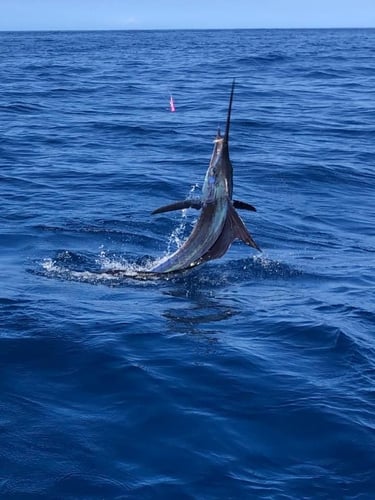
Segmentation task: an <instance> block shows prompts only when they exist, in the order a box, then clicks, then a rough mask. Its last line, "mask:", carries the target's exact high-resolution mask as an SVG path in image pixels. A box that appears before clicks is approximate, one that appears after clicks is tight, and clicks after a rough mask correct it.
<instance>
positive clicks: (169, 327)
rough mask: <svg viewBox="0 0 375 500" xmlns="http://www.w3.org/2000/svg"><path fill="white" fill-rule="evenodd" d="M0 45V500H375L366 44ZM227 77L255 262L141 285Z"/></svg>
mask: <svg viewBox="0 0 375 500" xmlns="http://www.w3.org/2000/svg"><path fill="white" fill-rule="evenodd" d="M0 41H1V51H0V71H1V74H2V83H1V89H0V118H1V119H0V137H1V141H0V191H1V202H2V203H1V211H0V225H1V237H0V279H1V285H2V286H1V290H0V318H1V324H0V372H1V373H0V375H1V376H0V410H1V411H0V471H1V472H0V496H1V498H14V499H19V498H38V499H39V498H46V499H51V498H90V499H93V498H98V499H103V498H118V499H119V498H150V499H159V498H160V499H163V500H164V499H166V498H173V499H174V498H186V499H196V498H202V499H203V498H327V499H333V498H340V499H341V498H345V499H367V498H368V499H372V498H374V492H375V480H374V470H375V458H374V457H375V455H374V449H375V438H374V436H375V425H374V414H375V404H374V401H375V398H374V396H375V389H374V387H375V338H374V332H375V308H374V304H375V292H374V268H375V231H374V220H375V209H374V201H373V200H374V185H375V175H374V160H375V155H374V145H373V142H374V141H373V137H374V130H375V129H374V123H375V121H374V120H375V105H374V102H375V101H374V88H375V72H374V64H373V56H374V46H375V45H374V44H375V31H374V30H252V31H247V30H238V31H230V30H228V31H165V32H164V31H157V32H152V31H145V32H102V33H100V32H91V33H89V32H86V33H79V32H69V33H64V32H56V33H0ZM233 77H236V79H237V86H236V93H235V100H234V104H233V117H232V128H231V157H232V161H233V165H234V182H235V185H234V189H235V197H236V198H238V199H243V200H245V201H248V202H249V203H252V204H254V205H255V206H256V207H257V212H256V213H254V214H253V213H243V214H242V216H243V218H244V221H245V222H246V225H247V226H248V227H249V229H250V231H251V232H252V234H253V235H254V238H255V240H256V241H257V242H258V243H259V245H260V246H261V247H262V249H263V253H262V254H259V255H256V254H255V253H254V252H253V251H252V250H251V249H249V248H248V247H246V246H244V245H243V244H241V243H239V242H236V243H235V244H234V245H233V246H232V248H231V250H230V252H228V253H227V254H226V255H225V257H224V258H222V259H221V260H219V261H214V262H210V263H207V264H205V265H204V266H201V267H198V268H195V269H192V270H191V271H188V272H183V273H180V274H175V275H171V276H164V277H157V278H156V279H153V280H144V279H134V278H135V277H136V275H137V271H139V270H142V269H143V270H144V269H147V267H148V266H150V264H151V263H152V262H154V261H155V260H156V259H159V258H160V257H162V256H163V255H165V254H166V253H167V252H172V251H174V250H175V249H176V248H177V247H178V246H179V245H180V244H181V242H182V241H183V240H184V238H186V236H187V235H188V234H189V232H190V231H191V228H192V226H193V224H194V221H195V220H196V216H197V214H196V213H195V212H194V213H187V214H180V213H170V214H161V215H159V216H151V211H152V210H154V209H155V208H157V207H159V206H161V205H164V204H166V203H169V202H171V201H174V200H176V199H177V200H178V199H184V198H185V197H187V196H192V197H194V196H197V195H199V193H200V187H201V186H202V181H203V177H204V173H205V170H206V168H207V165H208V161H209V158H210V154H211V151H212V140H213V138H214V136H215V133H216V130H217V127H218V126H221V127H223V126H224V122H225V115H226V108H227V101H228V93H229V88H230V83H231V80H232V78H233ZM170 94H173V96H174V100H175V105H176V112H175V113H171V112H170V111H169V97H170ZM192 212H193V211H192Z"/></svg>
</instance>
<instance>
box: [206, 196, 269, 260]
mask: <svg viewBox="0 0 375 500" xmlns="http://www.w3.org/2000/svg"><path fill="white" fill-rule="evenodd" d="M237 239H239V240H242V241H243V242H244V243H245V244H246V245H249V246H250V247H253V248H255V249H256V250H258V251H259V252H261V251H262V250H261V249H260V247H259V246H258V245H257V244H256V243H255V241H254V239H253V237H252V236H251V234H250V232H249V231H248V229H246V226H245V224H244V223H243V221H242V219H241V217H240V216H239V215H238V213H237V212H236V210H235V209H234V208H233V206H232V205H229V206H228V215H227V218H226V221H225V224H224V227H223V230H222V232H221V234H220V236H219V238H218V239H217V240H216V242H215V243H214V244H213V245H212V247H211V248H210V249H209V250H208V251H207V252H206V253H205V254H204V255H203V256H202V257H201V258H200V259H199V264H201V263H202V262H206V261H208V260H212V259H218V258H220V257H222V256H223V255H224V254H225V252H226V251H227V250H228V248H229V247H230V246H231V244H232V243H233V241H234V240H237Z"/></svg>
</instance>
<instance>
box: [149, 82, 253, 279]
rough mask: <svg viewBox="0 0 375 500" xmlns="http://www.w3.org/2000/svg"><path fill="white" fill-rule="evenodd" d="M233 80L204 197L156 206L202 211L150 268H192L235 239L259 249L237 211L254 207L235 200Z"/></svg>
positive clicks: (218, 254) (159, 270)
mask: <svg viewBox="0 0 375 500" xmlns="http://www.w3.org/2000/svg"><path fill="white" fill-rule="evenodd" d="M233 93H234V81H233V83H232V90H231V94H230V99H229V107H228V114H227V122H226V128H225V133H224V135H221V133H220V130H219V131H218V132H217V135H216V138H215V141H214V148H213V152H212V155H211V160H210V164H209V167H208V169H207V172H206V176H205V180H204V184H203V188H202V197H201V200H183V201H180V202H176V203H172V204H171V205H166V206H163V207H161V208H158V209H156V210H154V212H153V214H158V213H162V212H169V211H172V210H181V209H184V208H195V209H199V210H200V211H201V212H200V215H199V217H198V220H197V222H196V224H195V226H194V228H193V230H192V232H191V234H190V236H189V237H188V238H187V240H186V241H185V242H184V243H183V245H182V246H181V247H180V248H178V250H176V251H175V252H174V253H173V254H171V255H169V256H167V257H165V258H164V259H162V260H161V261H158V262H157V263H156V264H155V265H154V266H153V267H151V269H150V270H149V272H152V273H169V272H174V271H182V270H184V269H189V268H192V267H194V266H197V265H199V264H202V263H203V262H206V261H208V260H212V259H217V258H219V257H221V256H222V255H224V254H225V252H226V251H227V250H228V248H229V247H230V245H231V244H232V242H233V241H234V240H235V239H240V240H242V241H243V242H244V243H246V245H249V246H251V247H253V248H256V249H257V250H260V248H259V247H258V245H257V244H256V243H255V241H254V240H253V238H252V236H251V234H250V232H249V231H248V230H247V229H246V227H245V224H244V223H243V221H242V219H241V218H240V216H239V215H238V213H237V211H236V208H239V209H245V210H251V211H255V208H254V207H253V206H252V205H250V204H248V203H245V202H241V201H237V200H233V168H232V163H231V161H230V158H229V128H230V118H231V111H232V102H233Z"/></svg>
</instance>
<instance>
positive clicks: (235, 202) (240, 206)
mask: <svg viewBox="0 0 375 500" xmlns="http://www.w3.org/2000/svg"><path fill="white" fill-rule="evenodd" d="M233 206H234V208H237V209H240V210H241V209H242V210H250V212H256V211H257V209H256V208H255V207H254V206H253V205H250V203H246V202H245V201H239V200H233Z"/></svg>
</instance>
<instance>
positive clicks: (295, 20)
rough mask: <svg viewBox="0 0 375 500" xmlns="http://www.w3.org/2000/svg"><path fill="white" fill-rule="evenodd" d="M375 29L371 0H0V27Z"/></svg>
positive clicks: (85, 28) (49, 28) (75, 28)
mask: <svg viewBox="0 0 375 500" xmlns="http://www.w3.org/2000/svg"><path fill="white" fill-rule="evenodd" d="M324 27H327V28H343V27H370V28H371V27H375V0H0V30H1V31H4V30H5V31H12V30H90V29H92V30H97V29H206V28H214V29H221V28H324Z"/></svg>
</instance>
